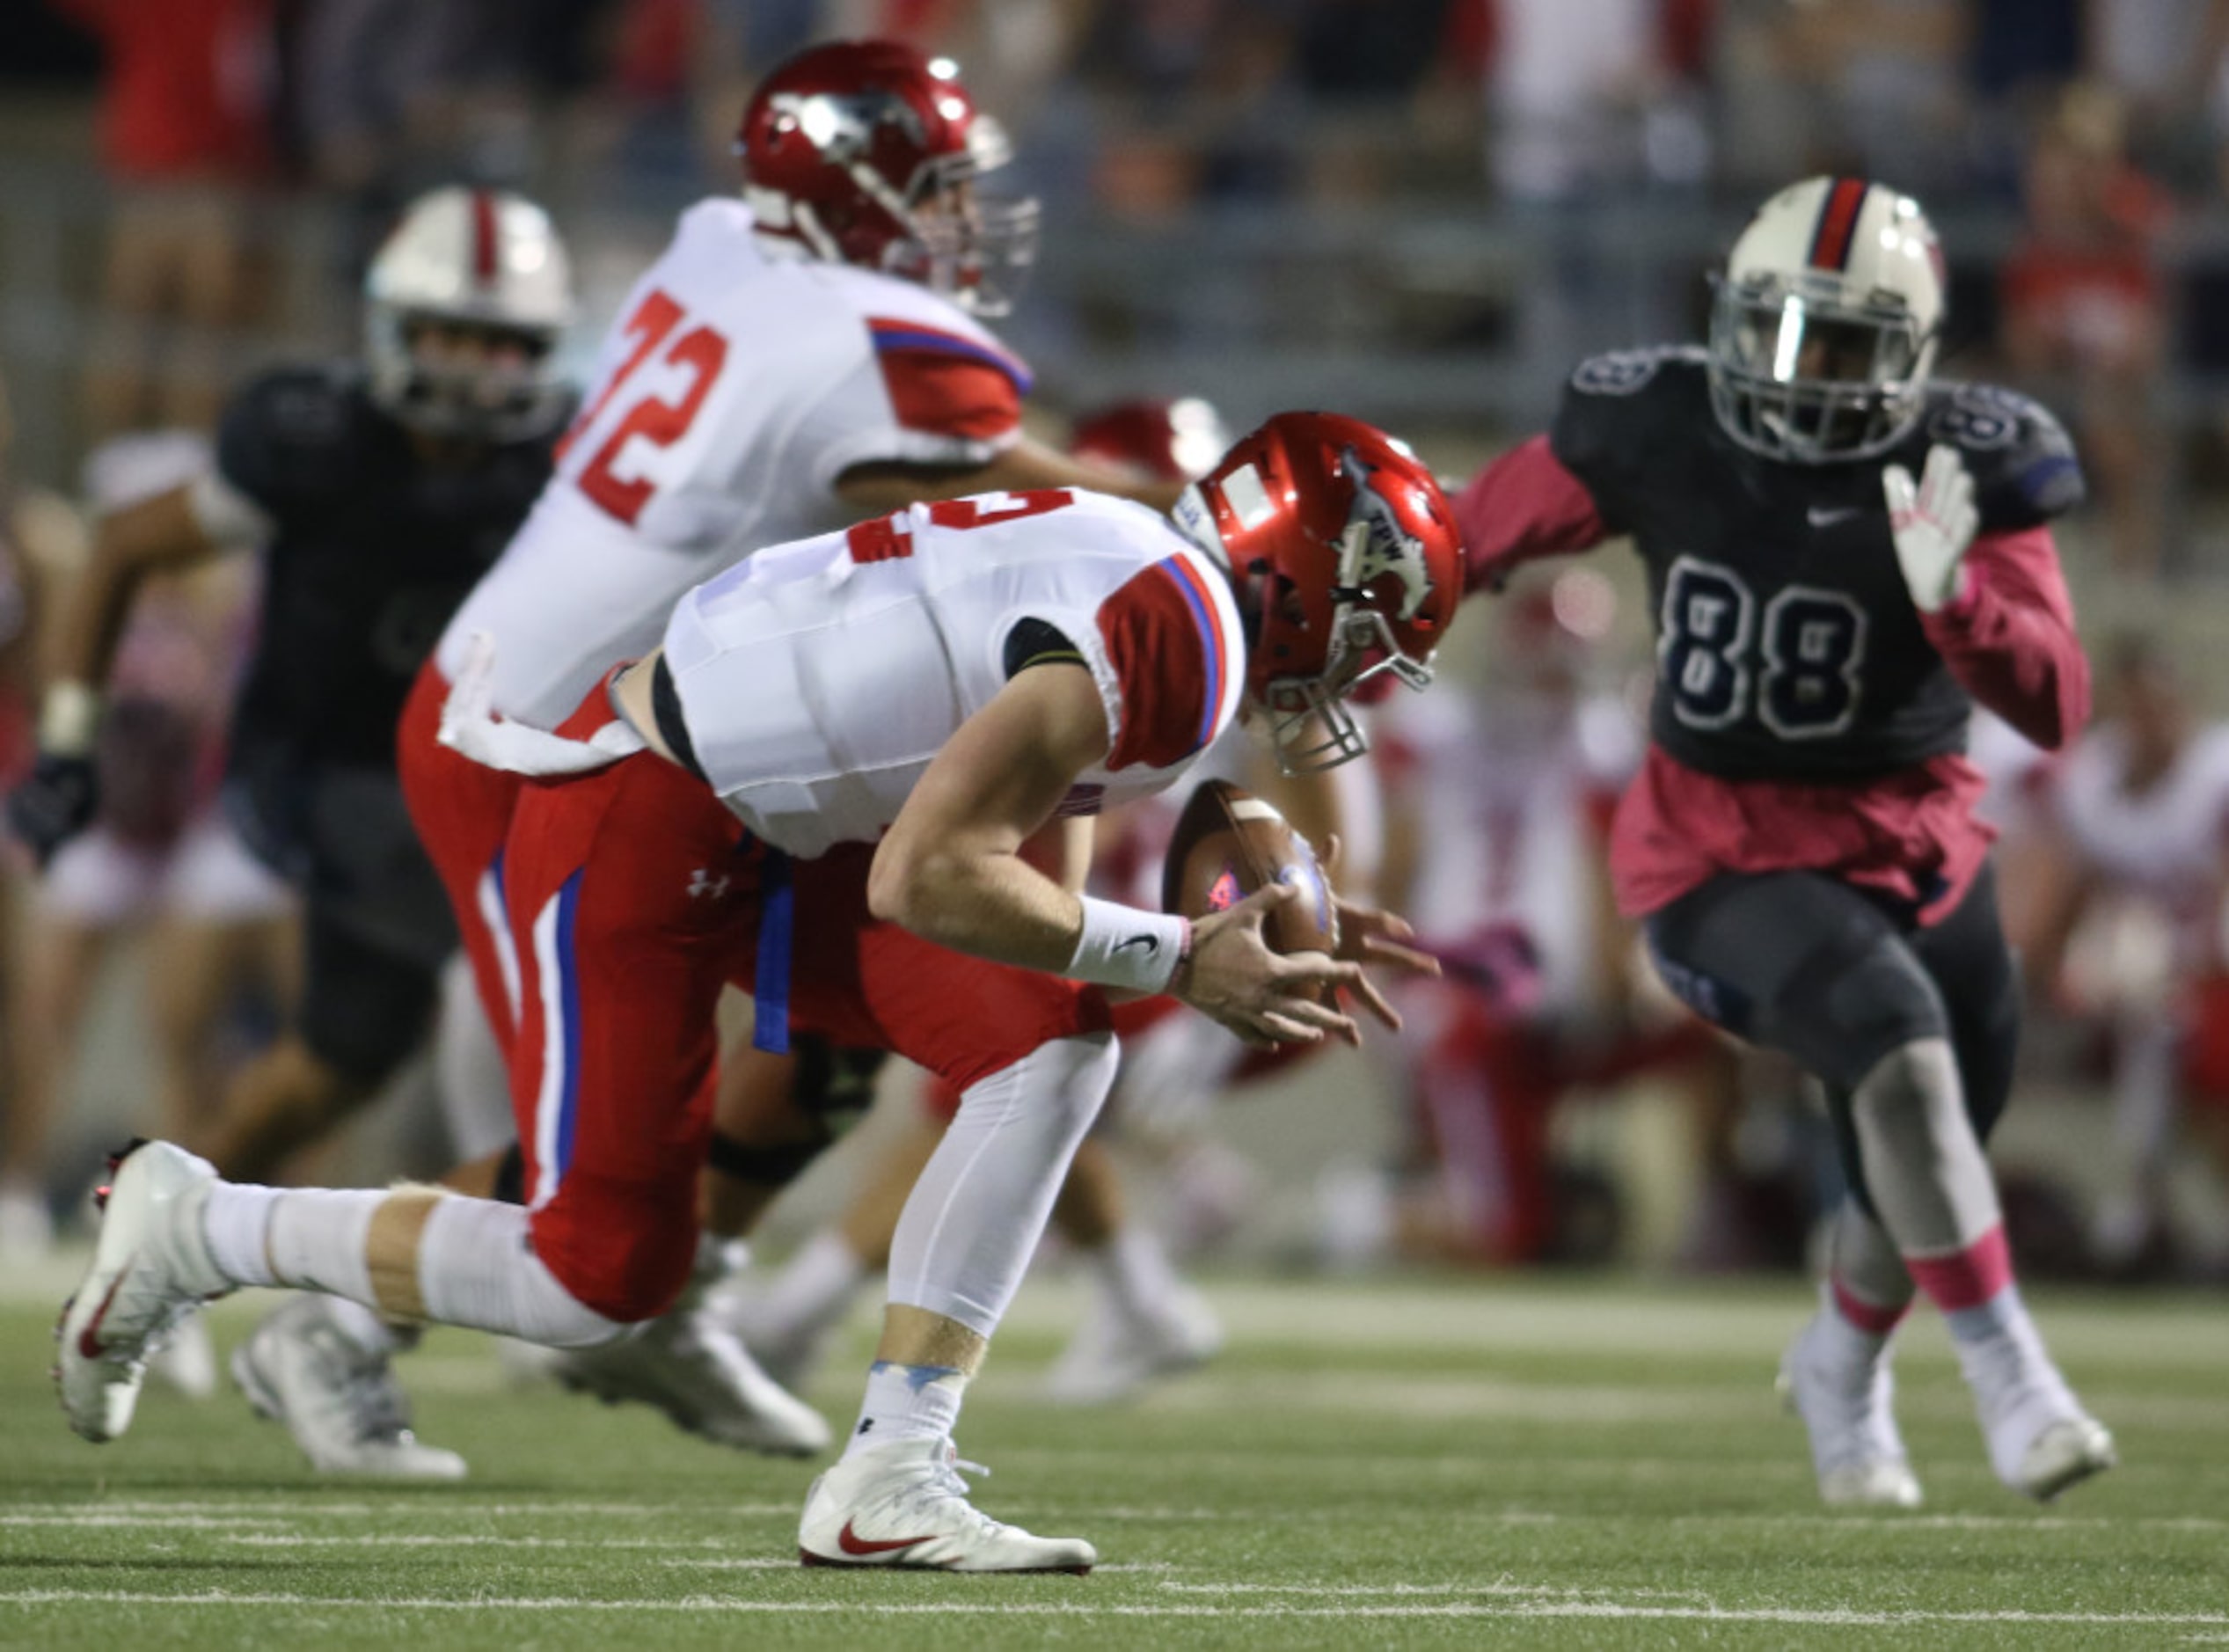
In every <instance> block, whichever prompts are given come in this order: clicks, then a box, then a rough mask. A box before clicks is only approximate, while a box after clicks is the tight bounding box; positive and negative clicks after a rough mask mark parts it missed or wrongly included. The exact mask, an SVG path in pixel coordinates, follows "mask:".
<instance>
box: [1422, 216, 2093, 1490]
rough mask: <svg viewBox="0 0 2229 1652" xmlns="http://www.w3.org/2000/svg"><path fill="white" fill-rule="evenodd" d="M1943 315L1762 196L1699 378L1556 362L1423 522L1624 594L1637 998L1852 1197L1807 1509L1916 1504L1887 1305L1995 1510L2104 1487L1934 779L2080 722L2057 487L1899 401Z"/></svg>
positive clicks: (1989, 949)
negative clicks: (2017, 1189)
mask: <svg viewBox="0 0 2229 1652" xmlns="http://www.w3.org/2000/svg"><path fill="white" fill-rule="evenodd" d="M1943 283H1944V276H1943V261H1942V253H1941V252H1940V248H1939V246H1938V245H1937V243H1936V239H1935V235H1934V231H1933V228H1932V227H1931V226H1930V225H1929V223H1927V220H1926V216H1924V215H1923V214H1922V213H1921V211H1920V209H1919V207H1918V203H1917V202H1916V201H1912V200H1911V199H1910V198H1909V197H1907V196H1903V195H1899V194H1896V193H1895V192H1894V191H1892V190H1890V189H1888V188H1886V187H1884V186H1881V185H1878V184H1873V183H1869V182H1867V181H1866V180H1865V179H1858V178H1815V179H1809V180H1807V181H1805V182H1803V183H1801V184H1797V185H1794V186H1790V187H1789V188H1787V189H1786V190H1783V191H1782V192H1781V193H1780V194H1777V195H1775V196H1773V197H1772V199H1771V200H1770V201H1767V202H1766V203H1765V206H1764V207H1763V208H1761V209H1760V210H1759V212H1758V215H1757V216H1756V217H1755V218H1754V219H1753V220H1752V221H1751V222H1750V226H1749V228H1748V229H1747V230H1744V231H1743V234H1742V237H1741V238H1740V239H1739V240H1738V241H1737V242H1736V244H1735V246H1734V249H1733V252H1732V253H1731V254H1730V255H1729V257H1728V261H1727V267H1726V269H1725V272H1724V274H1723V277H1722V279H1721V280H1720V281H1719V282H1718V284H1717V289H1716V299H1715V304H1714V310H1713V312H1712V321H1711V332H1710V344H1709V347H1708V348H1707V349H1706V350H1696V349H1692V348H1683V347H1670V348H1659V349H1649V350H1634V351H1627V352H1623V353H1619V354H1615V355H1604V356H1597V357H1596V358H1594V359H1593V360H1590V361H1589V362H1584V363H1582V365H1581V366H1580V368H1579V369H1578V370H1577V371H1576V372H1575V373H1574V374H1573V376H1572V377H1571V380H1570V383H1569V384H1568V387H1567V389H1566V391H1565V395H1564V401H1563V406H1562V408H1561V410H1560V413H1558V415H1557V418H1556V422H1555V425H1554V427H1553V429H1552V430H1551V432H1550V433H1549V434H1548V435H1545V436H1536V437H1534V438H1533V439H1532V440H1531V441H1529V442H1525V443H1524V444H1523V445H1522V446H1520V447H1519V448H1517V449H1516V450H1515V451H1514V452H1513V453H1511V454H1509V455H1508V456H1507V457H1504V458H1502V459H1501V460H1500V461H1498V462H1496V463H1495V464H1493V465H1492V466H1490V467H1488V468H1487V470H1486V471H1483V472H1482V473H1481V474H1480V476H1479V477H1478V479H1476V480H1475V481H1473V484H1472V485H1471V486H1470V487H1469V488H1468V489H1467V490H1466V491H1465V493H1464V495H1463V498H1462V500H1461V501H1460V503H1459V505H1458V510H1459V511H1460V512H1461V515H1462V519H1463V522H1464V523H1465V529H1466V531H1467V535H1468V538H1469V543H1470V555H1471V562H1470V578H1471V581H1472V584H1473V586H1474V587H1477V586H1493V585H1495V584H1497V583H1498V582H1499V581H1501V580H1502V577H1503V576H1504V574H1505V573H1506V571H1507V570H1508V569H1509V567H1511V566H1512V565H1513V564H1515V563H1516V562H1517V561H1519V560H1521V559H1524V558H1526V557H1529V556H1541V555H1551V554H1555V553H1558V552H1574V551H1582V550H1585V549H1587V548H1588V547H1590V546H1591V545H1597V544H1598V543H1600V542H1601V541H1603V540H1604V539H1606V538H1608V537H1611V536H1612V535H1619V534H1630V535H1632V536H1633V539H1634V542H1635V545H1636V547H1637V549H1638V550H1639V552H1640V553H1641V558H1642V559H1643V561H1644V562H1645V564H1646V565H1647V567H1648V580H1649V588H1650V594H1651V596H1652V599H1653V600H1654V602H1655V606H1656V610H1657V615H1656V618H1657V645H1656V646H1657V683H1656V693H1655V702H1654V705H1653V707H1652V710H1651V713H1650V731H1649V732H1650V746H1649V750H1648V756H1647V757H1646V759H1645V760H1644V763H1643V765H1642V769H1641V774H1640V776H1639V778H1637V779H1636V780H1635V782H1634V783H1633V786H1632V787H1631V788H1629V789H1628V790H1627V792H1626V795H1625V797H1624V800H1622V802H1621V803H1620V805H1619V811H1618V815H1617V819H1616V822H1615V823H1614V826H1613V829H1612V834H1611V873H1612V875H1613V877H1614V879H1615V881H1616V884H1617V889H1618V895H1619V904H1620V905H1621V906H1622V907H1623V908H1624V910H1626V911H1627V912H1628V913H1631V914H1633V915H1636V916H1639V917H1641V918H1642V920H1643V923H1644V925H1645V930H1646V933H1647V937H1648V945H1649V949H1650V952H1651V954H1652V956H1653V957H1654V959H1655V963H1656V966H1657V969H1658V972H1659V973H1660V974H1661V975H1662V976H1663V978H1664V980H1665V983H1666V984H1668V985H1669V986H1670V988H1671V989H1672V990H1673V991H1674V992H1675V993H1676V994H1677V996H1678V997H1680V998H1682V999H1683V1000H1685V1002H1686V1003H1687V1004H1688V1005H1690V1006H1691V1007H1692V1008H1693V1009H1694V1010H1695V1011H1696V1012H1697V1013H1699V1014H1700V1015H1701V1016H1703V1017H1704V1018H1705V1019H1706V1020H1710V1021H1712V1022H1714V1024H1716V1025H1718V1026H1720V1027H1724V1028H1725V1029H1726V1030H1728V1032H1731V1033H1733V1034H1736V1035H1737V1036H1739V1037H1742V1038H1745V1039H1747V1040H1750V1042H1755V1043H1758V1044H1762V1045H1765V1046H1766V1047H1768V1048H1772V1049H1781V1050H1785V1051H1787V1053H1789V1054H1791V1055H1793V1056H1795V1057H1796V1058H1797V1059H1798V1060H1799V1061H1801V1063H1802V1064H1803V1065H1804V1066H1805V1067H1806V1068H1808V1069H1809V1071H1812V1072H1813V1073H1815V1074H1816V1075H1817V1076H1818V1077H1819V1078H1821V1079H1823V1081H1824V1082H1825V1084H1826V1085H1827V1088H1828V1091H1829V1093H1830V1096H1831V1100H1832V1103H1833V1109H1834V1114H1835V1118H1836V1122H1837V1125H1838V1138H1839V1142H1840V1146H1841V1157H1842V1165H1843V1169H1844V1172H1845V1174H1846V1176H1847V1178H1848V1181H1849V1184H1850V1187H1851V1189H1852V1193H1851V1197H1850V1201H1849V1202H1848V1204H1847V1205H1846V1207H1845V1210H1843V1212H1842V1214H1841V1217H1840V1219H1839V1221H1838V1224H1837V1226H1836V1230H1835V1234H1834V1241H1833V1261H1832V1268H1831V1277H1830V1279H1829V1282H1828V1286H1827V1290H1826V1292H1825V1301H1824V1305H1823V1308H1822V1311H1821V1312H1820V1313H1819V1315H1818V1317H1817V1318H1816V1319H1814V1320H1813V1321H1812V1322H1811V1324H1810V1325H1809V1327H1807V1329H1806V1330H1805V1331H1804V1333H1803V1334H1802V1335H1801V1337H1799V1338H1798V1340H1797V1341H1796V1343H1795V1344H1794V1348H1793V1349H1791V1351H1790V1355H1789V1358H1788V1362H1787V1373H1786V1374H1787V1378H1788V1380H1789V1382H1790V1385H1791V1393H1792V1397H1793V1399H1794V1403H1795V1404H1796V1406H1797V1407H1798V1409H1799V1410H1800V1411H1801V1414H1802V1416H1803V1419H1804V1422H1805V1423H1806V1424H1807V1425H1808V1427H1809V1430H1810V1434H1811V1441H1812V1448H1813V1457H1814V1460H1815V1463H1816V1467H1817V1469H1818V1473H1819V1482H1820V1489H1821V1492H1822V1494H1823V1495H1824V1496H1825V1497H1826V1498H1827V1500H1828V1501H1830V1502H1875V1503H1889V1504H1910V1503H1913V1502H1918V1498H1919V1488H1918V1481H1917V1480H1915V1479H1914V1478H1913V1476H1912V1473H1911V1466H1910V1463H1909V1461H1908V1459H1907V1458H1906V1455H1905V1452H1904V1444H1903V1441H1902V1439H1901V1438H1900V1436H1898V1434H1897V1432H1896V1423H1895V1419H1894V1415H1893V1414H1892V1411H1891V1403H1890V1383H1889V1334H1890V1333H1891V1332H1892V1331H1893V1330H1894V1328H1895V1327H1896V1323H1897V1321H1898V1320H1899V1319H1901V1318H1902V1316H1903V1314H1904V1312H1905V1310H1906V1308H1907V1307H1908V1306H1909V1305H1910V1303H1911V1297H1912V1295H1913V1292H1914V1290H1915V1289H1917V1290H1924V1291H1925V1292H1926V1294H1927V1296H1928V1297H1930V1298H1931V1299H1932V1300H1933V1302H1934V1304H1935V1305H1936V1306H1937V1307H1938V1308H1940V1310H1941V1311H1942V1312H1943V1314H1944V1316H1945V1318H1946V1319H1947V1321H1948V1325H1949V1328H1950V1332H1951V1336H1952V1339H1953V1341H1954V1342H1955V1345H1956V1347H1957V1350H1958V1356H1959V1361H1960V1364H1961V1368H1962V1371H1964V1373H1965V1376H1966V1379H1967V1382H1968V1385H1970V1388H1971V1389H1972V1391H1973V1394H1974V1398H1975V1400H1976V1403H1977V1408H1978V1411H1979V1414H1980V1419H1981V1423H1982V1428H1983V1431H1984V1435H1985V1436H1986V1438H1987V1442H1988V1447H1989V1457H1990V1460H1991V1465H1992V1466H1994V1468H1995V1470H1996V1472H1997V1474H1998V1476H1999V1478H2000V1479H2001V1480H2003V1481H2004V1482H2005V1483H2006V1485H2008V1486H2010V1487H2012V1488H2014V1489H2016V1490H2019V1491H2021V1492H2025V1493H2027V1494H2028V1495H2032V1496H2035V1497H2039V1498H2048V1497H2050V1496H2053V1495H2056V1494H2057V1493H2058V1492H2059V1491H2061V1490H2063V1489H2064V1488H2066V1487H2067V1486H2069V1485H2072V1484H2073V1483H2074V1482H2075V1481H2077V1480H2081V1479H2083V1478H2085V1477H2086V1476H2088V1475H2090V1474H2094V1473H2097V1472H2099V1471H2100V1470H2101V1469H2103V1468H2106V1467H2108V1466H2110V1465H2111V1464H2112V1462H2113V1461H2114V1455H2113V1445H2112V1440H2111V1436H2109V1435H2108V1434H2107V1432H2106V1431H2105V1429H2103V1428H2101V1427H2100V1426H2099V1424H2098V1423H2097V1422H2095V1421H2094V1420H2093V1419H2092V1418H2091V1417H2090V1416H2089V1415H2088V1414H2087V1413H2086V1412H2085V1411H2084V1410H2083V1408H2082V1407H2081V1405H2080V1404H2079V1401H2078V1400H2076V1399H2075V1397H2074V1395H2073V1393H2072V1391H2071V1390H2070V1389H2069V1388H2068V1387H2067V1385H2066V1384H2065V1380H2064V1379H2063V1378H2061V1376H2060V1374H2059V1372H2058V1370H2057V1366H2056V1365H2055V1364H2054V1363H2052V1361H2051V1359H2050V1356H2049V1354H2048V1353H2047V1352H2046V1351H2045V1349H2044V1347H2043V1341H2042V1339H2041V1337H2040V1335H2039V1334H2037V1331H2036V1329H2035V1324H2034V1322H2033V1321H2032V1320H2031V1319H2030V1318H2029V1316H2028V1311H2027V1309H2026V1307H2025V1306H2024V1305H2023V1304H2022V1303H2021V1297H2020V1292H2019V1290H2018V1289H2017V1287H2016V1286H2015V1285H2014V1283H2013V1269H2012V1260H2011V1255H2010V1253H2009V1252H2008V1251H2007V1249H2006V1244H2005V1234H2004V1226H2003V1220H2002V1217H2001V1214H2000V1211H1999V1202H1998V1197H1997V1189H1996V1184H1995V1182H1994V1181H1993V1179H1992V1177H1991V1173H1990V1169H1989V1165H1988V1161H1987V1159H1985V1158H1984V1153H1983V1148H1982V1143H1983V1141H1984V1139H1985V1137H1987V1135H1988V1132H1989V1129H1990V1127H1991V1125H1992V1124H1993V1123H1994V1122H1996V1120H1997V1117H1998V1115H1999V1114H2000V1113H2001V1111H2002V1110H2003V1107H2004V1106H2005V1103H2006V1100H2008V1099H2009V1095H2010V1092H2011V1087H2012V1078H2013V1053H2014V1049H2015V1047H2016V1044H2017V1042H2018V1037H2019V1027H2020V997H2019V986H2018V982H2017V979H2016V977H2015V975H2014V971H2013V962H2012V958H2011V955H2010V954H2009V952H2008V950H2007V948H2006V943H2005V937H2004V933H2003V931H2002V929H2001V927H2000V925H1999V920H1998V915H1997V910H1996V896H1995V890H1994V880H1993V878H1992V875H1991V870H1990V866H1989V864H1988V859H1987V852H1988V845H1989V837H1990V834H1989V831H1988V829H1987V828H1986V827H1984V826H1983V825H1982V824H1981V823H1980V822H1978V821H1977V818H1976V816H1975V815H1974V812H1973V810H1974V804H1975V802H1976V800H1977V798H1978V796H1979V795H1980V793H1981V791H1982V778H1981V776H1980V774H1979V773H1978V772H1977V771H1976V770H1975V769H1974V768H1973V766H1972V765H1971V764H1969V763H1968V762H1967V761H1966V759H1965V757H1963V756H1962V751H1963V749H1964V746H1965V740H1966V727H1967V723H1968V720H1969V717H1970V711H1971V706H1972V704H1973V702H1974V701H1975V700H1978V701H1980V702H1981V703H1982V704H1984V705H1987V706H1989V707H1990V708H1991V710H1993V711H1995V712H1997V713H1999V715H2000V716H2002V717H2003V718H2004V719H2005V720H2006V721H2007V722H2009V723H2011V724H2012V725H2013V727H2015V728H2017V729H2019V730H2020V731H2021V733H2022V734H2023V735H2027V736H2028V738H2029V739H2031V740H2032V741H2034V742H2035V743H2037V744H2038V745H2041V746H2044V747H2047V748H2056V747H2058V746H2060V745H2063V744H2065V742H2068V741H2069V740H2071V739H2072V738H2073V737H2074V735H2076V734H2077V733H2078V732H2079V729H2080V727H2081V726H2082V723H2083V721H2084V720H2085V719H2086V716H2087V715H2088V711H2089V670H2088V666H2087V663H2086V662H2085V660H2084V659H2083V656H2082V651H2081V646H2080V644H2079V642H2078V641H2077V640H2076V638H2075V635H2074V626H2073V615H2072V608H2071V605H2070V603H2069V602H2068V599H2067V596H2066V588H2065V581H2064V579H2063V578H2062V576H2061V574H2060V572H2059V568H2058V563H2057V552H2056V550H2055V548H2054V545H2053V543H2052V539H2051V535H2050V525H2049V524H2050V520H2051V518H2053V517H2054V516H2056V515H2059V514H2060V513H2061V512H2063V511H2065V510H2066V509H2067V508H2070V507H2071V506H2072V505H2073V504H2074V503H2076V502H2077V501H2079V499H2080V497H2081V494H2082V476H2081V471H2080V467H2079V464H2078V463H2077V462H2076V459H2075V457H2074V453H2073V450H2072V446H2071V445H2070V444H2069V443H2068V442H2067V441H2066V438H2065V435H2064V433H2063V432H2062V431H2061V430H2060V428H2059V427H2058V426H2057V423H2056V422H2055V421H2054V420H2052V418H2051V416H2050V414H2049V413H2046V412H2045V411H2044V410H2043V408H2041V407H2039V406H2036V405H2035V404H2034V403H2032V402H2030V401H2028V400H2027V399H2025V398H2021V397H2019V396H2015V395H2013V394H2012V393H2010V392H2008V391H2001V390H1997V389H1994V388H1991V387H1989V386H1986V385H1978V384H1936V383H1933V382H1931V380H1930V377H1929V374H1930V370H1931V369H1932V367H1933V362H1934V358H1935V353H1936V349H1937V346H1938V341H1939V337H1940V328H1941V325H1942V319H1943V308H1944V284H1943ZM1915 474H1916V476H1917V479H1916V480H1915Z"/></svg>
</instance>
